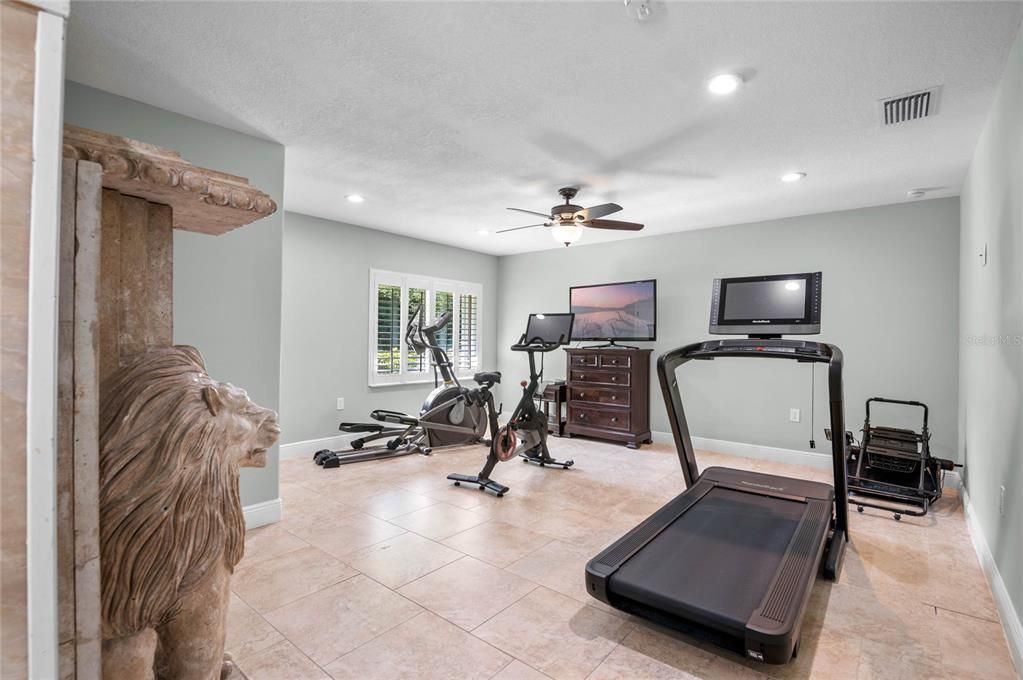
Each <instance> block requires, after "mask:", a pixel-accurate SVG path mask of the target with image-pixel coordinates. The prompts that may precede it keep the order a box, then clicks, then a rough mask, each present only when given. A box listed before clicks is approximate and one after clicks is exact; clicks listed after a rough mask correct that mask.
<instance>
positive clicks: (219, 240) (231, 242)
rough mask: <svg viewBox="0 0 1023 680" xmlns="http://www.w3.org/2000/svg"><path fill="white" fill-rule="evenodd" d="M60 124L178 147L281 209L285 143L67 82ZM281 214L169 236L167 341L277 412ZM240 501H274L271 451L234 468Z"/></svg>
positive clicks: (188, 157)
mask: <svg viewBox="0 0 1023 680" xmlns="http://www.w3.org/2000/svg"><path fill="white" fill-rule="evenodd" d="M64 96H65V99H64V101H65V104H64V120H65V121H66V122H68V123H71V124H74V125H80V126H82V127H87V128H92V129H94V130H99V131H101V132H109V133H112V134H116V135H122V136H125V137H131V138H133V139H138V140H140V141H143V142H148V143H150V144H158V145H160V146H166V147H168V148H171V149H174V150H175V151H178V152H179V153H180V154H181V156H182V157H183V158H185V159H186V160H188V161H190V162H192V163H195V164H196V165H200V166H203V167H207V168H211V169H213V170H221V171H224V172H228V173H231V174H235V175H241V176H242V177H248V178H249V181H250V182H251V183H252V184H253V185H254V186H256V187H259V188H260V189H262V190H263V191H265V192H266V193H268V194H270V196H271V197H272V198H273V199H274V200H275V201H277V204H278V205H280V204H281V201H282V199H283V195H284V147H283V146H281V145H280V144H276V143H273V142H268V141H264V140H261V139H256V138H255V137H251V136H249V135H245V134H242V133H239V132H234V131H233V130H228V129H226V128H222V127H218V126H216V125H210V124H208V123H204V122H202V121H199V120H196V119H194V118H188V117H185V116H181V115H178V114H176V113H171V112H170V111H164V110H163V109H158V108H155V107H152V106H149V105H147V104H142V103H140V102H137V101H133V100H131V99H125V98H123V97H118V96H115V95H112V94H109V93H107V92H103V91H101V90H96V89H93V88H90V87H86V86H84V85H80V84H78V83H74V82H70V81H69V82H67V83H66V90H65V95H64ZM282 212H283V211H281V210H278V212H277V213H275V214H274V215H271V216H270V217H267V218H266V219H263V220H260V221H259V222H255V223H253V224H250V225H248V226H245V227H242V228H241V229H238V230H235V231H233V232H230V233H228V234H224V235H223V236H216V237H213V236H205V235H202V234H195V233H191V232H184V231H175V232H174V342H176V343H181V344H189V345H195V346H196V347H198V348H199V349H200V350H201V351H202V353H203V356H204V357H205V359H206V365H207V368H208V369H209V372H210V375H212V376H213V377H215V378H217V379H219V380H226V381H228V382H232V383H234V384H236V385H240V386H242V387H244V388H245V389H246V390H248V392H249V395H250V396H251V397H252V399H253V400H254V401H256V402H257V403H259V404H261V405H263V406H266V407H269V408H274V409H276V408H278V395H279V392H280V389H279V388H280V355H281V345H280V334H281V229H282V223H283V214H282ZM241 492H242V503H244V504H246V505H249V504H252V503H258V502H261V501H266V500H272V499H274V498H277V447H274V449H273V450H272V451H271V452H270V455H269V456H268V461H267V467H266V468H263V469H260V470H255V469H251V468H250V469H245V470H242V478H241Z"/></svg>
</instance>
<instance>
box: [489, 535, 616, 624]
mask: <svg viewBox="0 0 1023 680" xmlns="http://www.w3.org/2000/svg"><path fill="white" fill-rule="evenodd" d="M596 554H597V553H596V552H594V551H592V550H588V549H586V548H581V547H579V546H577V545H573V544H571V543H565V542H563V541H551V542H549V543H547V544H546V545H544V546H543V547H541V548H539V549H537V550H535V551H533V552H531V553H529V554H528V555H526V556H525V557H523V558H521V559H519V560H517V561H515V562H512V563H511V564H510V565H508V567H507V569H508V571H510V572H512V573H513V574H518V575H519V576H521V577H523V578H527V579H529V580H530V581H533V582H534V583H539V584H540V585H542V586H546V587H547V588H550V589H551V590H556V591H558V592H559V593H561V594H562V595H568V596H569V597H573V598H575V599H576V600H578V601H579V602H581V603H583V604H591V605H595V606H597V608H598V609H605V608H606V609H610V607H607V605H604V604H603V603H602V602H599V601H598V600H596V599H595V598H593V597H591V596H590V594H589V593H587V592H586V563H587V562H588V561H590V559H591V558H593V556H594V555H596Z"/></svg>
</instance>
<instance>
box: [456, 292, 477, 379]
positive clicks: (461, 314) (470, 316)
mask: <svg viewBox="0 0 1023 680" xmlns="http://www.w3.org/2000/svg"><path fill="white" fill-rule="evenodd" d="M479 346H480V343H479V296H477V295H473V294H472V293H462V295H461V296H459V300H458V370H459V371H476V370H479V366H480V362H479Z"/></svg>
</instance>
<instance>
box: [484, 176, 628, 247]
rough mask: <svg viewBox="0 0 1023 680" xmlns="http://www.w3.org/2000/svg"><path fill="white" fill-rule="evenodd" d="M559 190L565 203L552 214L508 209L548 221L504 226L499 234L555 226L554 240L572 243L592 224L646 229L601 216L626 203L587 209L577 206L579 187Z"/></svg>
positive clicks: (621, 228) (556, 207)
mask: <svg viewBox="0 0 1023 680" xmlns="http://www.w3.org/2000/svg"><path fill="white" fill-rule="evenodd" d="M558 193H559V194H561V197H562V198H564V199H565V202H564V203H563V204H561V205H556V206H554V207H553V208H551V212H550V214H546V213H542V212H536V211H535V210H523V209H522V208H508V210H514V211H515V212H522V213H526V214H528V215H538V216H540V217H542V218H544V220H545V221H544V222H541V223H539V224H527V225H525V226H523V227H512V228H510V229H501V230H499V231H498V232H497V233H498V234H503V233H505V232H508V231H518V230H519V229H532V228H534V227H551V235H552V236H553V237H554V240H555V241H557V242H558V243H564V244H565V245H566V246H569V245H571V244H573V243H575V242H576V241H578V240H579V238H580V237H581V236H582V235H583V229H582V228H583V227H591V228H593V229H616V230H619V231H639V230H640V229H642V228H643V225H642V224H638V223H636V222H621V221H619V220H602V219H600V218H601V217H604V216H605V215H610V214H612V213H616V212H618V211H619V210H621V209H622V206H620V205H618V204H617V203H601V204H600V205H595V206H593V207H590V208H583V207H582V206H578V205H573V204H572V199H573V198H575V195H576V194H577V193H579V188H578V187H563V188H561V189H558Z"/></svg>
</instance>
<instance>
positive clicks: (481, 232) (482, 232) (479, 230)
mask: <svg viewBox="0 0 1023 680" xmlns="http://www.w3.org/2000/svg"><path fill="white" fill-rule="evenodd" d="M476 233H477V234H479V235H480V236H490V232H489V231H487V230H486V229H477V230H476Z"/></svg>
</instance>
